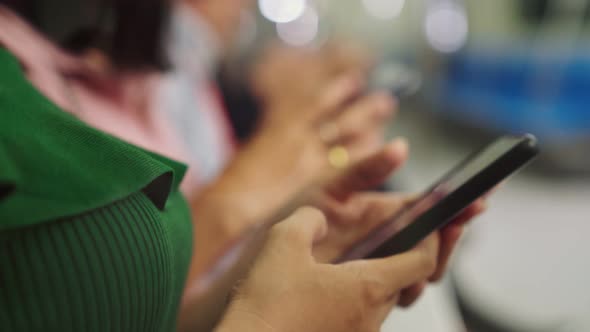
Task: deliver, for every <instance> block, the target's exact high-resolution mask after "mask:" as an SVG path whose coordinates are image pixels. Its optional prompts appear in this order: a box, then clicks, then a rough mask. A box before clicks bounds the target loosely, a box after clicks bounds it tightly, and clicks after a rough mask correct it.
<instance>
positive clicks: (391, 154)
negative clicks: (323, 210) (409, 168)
mask: <svg viewBox="0 0 590 332" xmlns="http://www.w3.org/2000/svg"><path fill="white" fill-rule="evenodd" d="M407 158H408V143H407V141H406V140H405V139H403V138H398V139H396V140H394V141H393V142H391V143H389V144H388V145H386V146H385V147H384V148H383V149H381V150H380V151H379V152H377V153H375V154H373V155H372V156H370V157H368V158H366V159H364V160H362V161H360V162H358V163H357V164H355V165H353V166H352V167H351V168H349V169H348V170H346V171H345V172H344V173H342V174H341V175H340V176H338V177H337V178H336V179H335V180H334V181H333V182H332V183H331V184H329V185H328V187H327V190H328V192H329V193H330V194H331V195H333V196H334V197H335V198H337V199H339V200H345V199H347V198H348V196H349V195H351V194H352V193H354V192H357V191H361V190H368V189H373V188H374V187H377V186H379V185H381V184H383V183H384V182H385V180H387V178H388V177H389V176H390V175H391V173H392V172H393V171H395V170H396V169H397V168H399V167H400V166H401V165H402V164H403V163H404V162H405V161H406V159H407Z"/></svg>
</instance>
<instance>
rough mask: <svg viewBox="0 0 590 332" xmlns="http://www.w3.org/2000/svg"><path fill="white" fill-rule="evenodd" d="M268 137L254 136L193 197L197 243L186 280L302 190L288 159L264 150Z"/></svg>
mask: <svg viewBox="0 0 590 332" xmlns="http://www.w3.org/2000/svg"><path fill="white" fill-rule="evenodd" d="M267 142H268V139H265V138H255V139H254V140H253V141H252V142H251V143H250V144H248V145H247V146H246V147H245V148H244V149H243V150H242V151H240V153H239V154H238V155H237V156H236V158H235V159H234V160H233V161H232V163H231V164H230V165H229V167H228V168H227V169H226V170H225V171H224V172H223V174H222V175H221V176H220V177H219V178H218V180H216V181H215V182H214V183H212V184H211V185H210V186H208V187H207V188H205V189H204V190H203V191H201V192H200V193H199V194H198V195H196V196H195V197H193V198H192V200H191V202H190V204H191V210H192V211H193V221H194V233H195V235H194V240H195V241H194V244H195V245H194V255H193V263H192V267H191V273H190V276H189V280H195V279H196V278H198V277H199V276H200V275H202V273H203V272H204V271H205V270H206V269H207V267H209V266H210V265H211V264H213V263H214V262H215V261H216V260H217V259H218V258H219V256H220V255H221V254H222V253H223V251H224V250H225V249H226V248H227V247H228V246H230V245H231V244H232V243H233V242H234V241H236V240H238V239H239V238H240V236H242V235H243V234H244V233H245V232H247V231H248V230H249V229H251V228H253V227H256V226H258V225H260V224H262V223H265V222H273V221H274V220H278V218H279V217H281V216H282V215H285V214H287V213H289V212H291V210H293V209H294V208H295V207H297V206H298V205H299V202H300V201H301V200H302V199H303V198H302V197H304V196H305V195H304V190H303V188H305V187H304V184H305V183H306V182H305V181H303V180H302V179H301V176H297V175H296V174H294V173H296V172H294V171H293V170H294V168H293V167H292V165H291V167H289V164H292V163H287V164H285V163H284V162H282V161H281V160H277V159H281V158H275V156H274V155H273V154H272V153H269V152H268V151H269V149H268V147H267V146H266V144H267ZM271 151H272V149H271ZM307 183H309V181H308V182H307Z"/></svg>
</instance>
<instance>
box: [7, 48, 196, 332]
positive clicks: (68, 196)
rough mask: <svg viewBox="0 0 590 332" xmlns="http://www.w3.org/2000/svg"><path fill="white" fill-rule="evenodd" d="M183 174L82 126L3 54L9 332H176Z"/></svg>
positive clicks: (187, 242) (186, 224)
mask: <svg viewBox="0 0 590 332" xmlns="http://www.w3.org/2000/svg"><path fill="white" fill-rule="evenodd" d="M184 172H185V166H184V165H182V164H179V163H177V162H174V161H172V160H169V159H166V158H164V157H161V156H158V155H155V154H152V153H149V152H147V151H144V150H141V149H139V148H137V147H135V146H132V145H130V144H127V143H124V142H122V141H120V140H118V139H115V138H113V137H111V136H109V135H107V134H104V133H102V132H100V131H97V130H94V129H92V128H89V127H87V126H85V125H84V124H82V123H81V122H80V121H78V120H77V119H75V118H74V117H72V116H70V115H68V114H66V113H65V112H63V111H62V110H60V109H59V108H58V107H56V106H55V105H54V104H52V103H51V102H50V101H48V100H47V99H46V98H45V97H43V96H42V95H41V94H39V92H37V90H36V89H35V88H34V87H33V86H31V85H30V84H29V82H28V81H27V80H26V78H25V77H24V75H23V72H22V70H21V68H20V67H19V64H18V62H17V61H16V60H15V59H14V58H13V57H12V56H11V55H10V54H9V53H8V52H6V51H5V50H3V49H0V331H125V332H128V331H142V332H143V331H172V330H174V328H175V320H176V315H177V311H178V305H179V302H180V296H181V293H182V290H183V287H184V283H185V278H186V274H187V270H188V265H189V261H190V256H191V252H192V248H191V244H192V227H191V222H190V213H189V210H188V206H187V205H186V202H185V201H184V199H183V197H182V195H181V194H180V193H179V191H178V185H179V183H180V181H181V179H182V177H183V175H184Z"/></svg>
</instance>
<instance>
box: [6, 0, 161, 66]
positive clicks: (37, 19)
mask: <svg viewBox="0 0 590 332" xmlns="http://www.w3.org/2000/svg"><path fill="white" fill-rule="evenodd" d="M171 1H172V0H57V1H56V0H0V4H3V5H6V6H8V7H9V8H11V9H12V10H14V11H15V12H17V13H18V14H19V15H21V16H22V17H24V18H25V19H26V20H27V21H29V22H30V23H31V24H33V25H34V26H35V27H36V28H38V29H39V30H40V31H41V32H43V33H44V34H46V35H47V36H48V37H49V38H51V39H52V40H53V41H55V42H57V43H59V44H60V45H61V46H63V47H65V48H66V49H68V50H69V51H72V52H80V51H83V50H85V49H88V48H98V49H100V50H102V51H104V52H105V53H106V54H107V55H108V56H109V58H110V59H111V61H112V63H113V64H114V65H115V66H116V67H117V68H119V69H122V70H145V69H165V68H167V67H168V61H167V58H166V50H165V47H164V45H165V44H164V39H165V37H166V35H167V27H168V19H169V14H170V6H171V3H170V2H171Z"/></svg>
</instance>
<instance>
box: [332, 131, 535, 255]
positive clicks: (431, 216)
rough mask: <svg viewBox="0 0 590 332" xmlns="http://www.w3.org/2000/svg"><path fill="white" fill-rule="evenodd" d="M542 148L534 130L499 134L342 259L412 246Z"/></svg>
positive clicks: (518, 167)
mask: <svg viewBox="0 0 590 332" xmlns="http://www.w3.org/2000/svg"><path fill="white" fill-rule="evenodd" d="M538 152H539V150H538V147H537V140H536V138H535V137H534V136H533V135H530V134H526V135H522V136H503V137H500V138H498V139H496V140H495V141H494V142H492V143H491V144H489V145H487V146H486V147H484V148H483V149H481V150H480V151H478V152H476V153H474V154H472V155H471V156H469V157H468V158H467V159H465V160H464V161H463V162H461V163H460V164H459V165H457V166H456V167H455V168H454V169H452V170H451V171H450V172H448V173H447V174H446V175H445V176H443V177H442V179H440V180H439V181H438V182H436V183H435V184H434V185H432V186H431V187H430V188H429V189H428V190H426V191H425V192H424V194H422V195H421V196H420V197H419V198H418V199H417V200H416V201H414V202H413V203H412V204H409V205H408V206H406V207H404V208H403V209H402V210H400V211H399V212H398V213H397V214H396V215H395V216H394V217H392V219H391V220H390V221H389V222H387V223H385V224H383V226H380V227H378V228H377V229H376V230H374V231H373V232H371V233H370V234H369V235H368V236H367V237H366V238H365V239H364V240H362V241H360V242H359V243H357V244H356V245H354V246H353V247H352V248H350V250H348V251H347V252H346V253H345V254H344V255H342V256H341V257H340V258H339V259H338V260H337V261H336V262H345V261H350V260H355V259H362V258H365V259H370V258H383V257H387V256H392V255H396V254H399V253H402V252H404V251H407V250H410V249H412V248H413V247H414V246H416V245H417V244H418V243H419V242H420V241H422V240H423V239H424V238H426V237H427V236H428V235H429V234H430V233H432V232H434V231H436V230H438V229H440V228H441V227H443V226H445V225H446V224H447V223H448V222H450V221H451V220H453V218H455V217H456V216H457V215H459V214H460V213H461V212H462V211H463V210H465V208H467V207H468V206H469V205H471V204H472V203H473V202H475V201H476V200H477V199H478V198H480V197H481V196H482V195H484V194H486V193H487V192H488V191H490V190H491V189H492V188H494V187H495V186H496V185H498V184H499V183H500V182H502V181H503V180H504V179H506V178H507V177H508V176H510V175H511V174H513V173H514V172H516V171H517V170H519V169H521V168H522V167H523V166H525V165H526V164H527V163H529V162H530V161H531V160H532V159H533V158H534V157H535V156H536V155H537V154H538Z"/></svg>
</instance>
